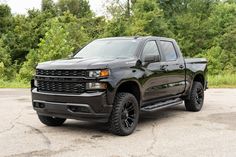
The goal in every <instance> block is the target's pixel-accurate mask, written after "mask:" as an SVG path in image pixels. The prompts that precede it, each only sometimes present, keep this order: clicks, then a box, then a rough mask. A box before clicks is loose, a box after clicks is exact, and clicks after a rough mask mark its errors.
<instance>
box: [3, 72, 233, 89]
mask: <svg viewBox="0 0 236 157" xmlns="http://www.w3.org/2000/svg"><path fill="white" fill-rule="evenodd" d="M208 82H209V84H208V86H209V87H210V88H236V74H224V75H216V76H208ZM0 88H30V83H26V82H24V81H6V80H2V79H0Z"/></svg>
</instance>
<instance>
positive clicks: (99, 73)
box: [89, 69, 110, 78]
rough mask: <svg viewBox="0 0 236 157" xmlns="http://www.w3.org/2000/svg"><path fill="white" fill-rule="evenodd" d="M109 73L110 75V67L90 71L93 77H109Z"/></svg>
mask: <svg viewBox="0 0 236 157" xmlns="http://www.w3.org/2000/svg"><path fill="white" fill-rule="evenodd" d="M109 75H110V72H109V70H108V69H104V70H94V71H89V77H92V78H97V77H108V76H109Z"/></svg>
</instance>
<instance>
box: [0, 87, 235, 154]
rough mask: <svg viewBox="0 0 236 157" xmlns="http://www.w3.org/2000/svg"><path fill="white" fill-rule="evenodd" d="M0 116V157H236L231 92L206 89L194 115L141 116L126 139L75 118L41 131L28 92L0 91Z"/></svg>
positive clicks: (177, 110)
mask: <svg viewBox="0 0 236 157" xmlns="http://www.w3.org/2000/svg"><path fill="white" fill-rule="evenodd" d="M0 117H1V119H0V156H1V157H2V156H3V157H33V156H43V157H48V156H52V157H58V156H66V157H67V156H71V157H75V156H77V157H78V156H81V157H87V156H89V157H90V156H92V157H93V156H96V157H97V156H98V157H126V156H127V157H145V156H147V157H149V156H156V157H235V156H236V89H209V90H208V91H207V92H206V97H205V104H204V108H203V110H202V111H201V112H198V113H191V112H187V111H185V109H184V105H180V106H175V107H172V108H169V109H163V110H159V111H157V112H155V113H145V114H142V115H141V118H140V122H139V124H138V127H137V129H136V131H135V132H134V133H133V134H132V135H130V136H127V137H119V136H115V135H112V134H111V133H109V132H108V131H107V128H106V126H105V125H104V124H99V123H91V122H82V121H75V120H67V121H66V123H65V124H64V125H63V126H62V127H56V128H52V127H46V126H44V125H43V124H41V123H40V122H39V120H38V119H37V116H36V113H35V111H34V110H33V109H32V107H31V100H30V92H29V89H0Z"/></svg>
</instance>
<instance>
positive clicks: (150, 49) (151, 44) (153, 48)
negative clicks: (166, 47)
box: [143, 41, 159, 57]
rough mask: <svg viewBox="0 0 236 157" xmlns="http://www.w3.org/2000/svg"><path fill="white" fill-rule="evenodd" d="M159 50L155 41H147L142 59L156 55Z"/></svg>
mask: <svg viewBox="0 0 236 157" xmlns="http://www.w3.org/2000/svg"><path fill="white" fill-rule="evenodd" d="M158 54H159V50H158V47H157V44H156V42H155V41H148V42H147V43H146V45H145V47H144V49H143V57H144V56H147V55H158Z"/></svg>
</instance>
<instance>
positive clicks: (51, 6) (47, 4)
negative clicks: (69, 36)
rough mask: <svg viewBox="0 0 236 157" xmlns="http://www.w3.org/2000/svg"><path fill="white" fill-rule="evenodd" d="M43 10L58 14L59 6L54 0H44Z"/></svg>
mask: <svg viewBox="0 0 236 157" xmlns="http://www.w3.org/2000/svg"><path fill="white" fill-rule="evenodd" d="M41 10H42V11H43V12H45V11H48V12H50V13H52V14H54V15H55V14H57V7H56V4H55V3H54V2H53V0H42V5H41Z"/></svg>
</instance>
